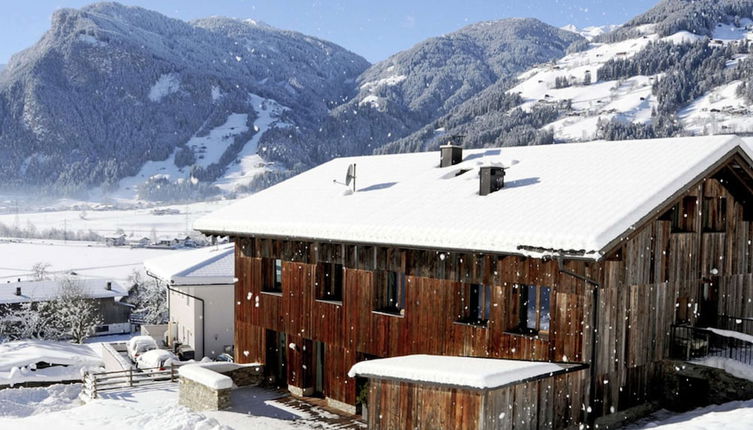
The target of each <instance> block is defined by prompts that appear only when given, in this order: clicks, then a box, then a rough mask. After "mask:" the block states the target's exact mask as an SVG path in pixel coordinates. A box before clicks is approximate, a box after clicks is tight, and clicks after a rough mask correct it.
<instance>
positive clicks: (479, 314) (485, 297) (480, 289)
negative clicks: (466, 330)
mask: <svg viewBox="0 0 753 430" xmlns="http://www.w3.org/2000/svg"><path fill="white" fill-rule="evenodd" d="M460 302H461V304H462V309H461V313H460V319H459V320H458V322H460V323H464V324H473V325H480V326H485V325H487V324H488V323H489V314H490V313H491V307H492V303H491V302H492V289H491V286H489V285H480V284H470V285H463V289H462V290H461V299H460Z"/></svg>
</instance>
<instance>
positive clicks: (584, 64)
mask: <svg viewBox="0 0 753 430" xmlns="http://www.w3.org/2000/svg"><path fill="white" fill-rule="evenodd" d="M751 16H753V0H695V1H690V0H664V1H661V2H660V3H658V4H657V5H656V6H655V7H654V8H652V9H650V10H648V11H647V12H645V13H644V14H641V15H639V16H638V17H636V18H634V19H632V20H631V21H629V22H627V23H625V24H624V25H621V26H619V27H614V26H611V27H610V26H606V27H592V28H587V29H577V28H574V27H572V26H568V27H566V28H564V29H558V28H554V27H551V26H549V25H547V24H544V23H542V22H540V21H538V20H535V19H505V20H499V21H491V22H483V23H478V24H473V25H470V26H467V27H465V28H462V29H460V30H458V31H456V32H453V33H450V34H447V35H444V36H440V37H435V38H431V39H427V40H425V41H423V42H421V43H419V44H417V45H416V46H414V47H413V48H411V49H409V50H406V51H403V52H399V53H397V54H395V55H393V56H392V57H390V58H388V59H387V60H384V61H382V62H379V63H377V64H374V65H370V64H369V63H368V62H367V61H366V60H364V59H363V58H361V57H359V56H358V55H356V54H353V53H351V52H348V51H346V50H345V49H343V48H341V47H338V46H337V45H334V44H332V43H329V42H326V41H322V40H319V39H316V38H313V37H309V36H305V35H302V34H299V33H295V32H290V31H285V30H280V29H275V28H273V27H270V26H268V25H265V24H263V23H260V22H255V21H248V20H246V21H241V20H234V19H227V18H207V19H202V20H197V21H193V22H183V21H180V20H175V19H170V18H167V17H164V16H162V15H160V14H158V13H155V12H151V11H148V10H145V9H140V8H134V7H125V6H121V5H118V4H115V3H102V4H96V5H92V6H88V7H85V8H83V9H80V10H72V9H64V10H61V11H59V12H57V13H56V14H55V15H54V17H53V20H52V26H51V28H50V30H49V31H48V32H47V33H46V34H45V36H44V37H43V38H42V40H40V41H39V42H38V43H37V44H36V45H34V46H33V47H31V48H29V49H27V50H26V51H23V52H21V53H19V54H17V55H16V56H14V57H13V58H12V59H11V62H10V63H9V64H8V66H7V67H6V68H5V69H4V70H3V71H2V72H0V148H2V151H0V179H2V181H3V184H5V187H6V188H8V187H22V186H33V187H34V189H35V190H39V189H42V190H48V191H50V192H63V193H67V194H71V193H74V192H77V191H87V190H88V191H91V190H92V189H97V190H99V191H98V192H100V193H101V195H102V196H113V197H122V198H130V199H133V198H134V197H136V196H138V197H139V198H141V199H149V200H160V201H165V200H190V199H202V198H206V197H207V196H211V195H213V194H217V193H224V194H226V195H233V194H234V193H236V192H249V191H254V190H257V189H260V188H263V187H265V186H267V185H269V184H271V183H274V182H276V181H279V180H282V179H285V178H286V177H289V176H290V175H292V174H294V173H296V172H299V171H301V170H303V169H306V168H309V167H311V166H314V165H316V164H318V163H321V162H323V161H326V160H328V159H330V158H332V157H337V156H346V155H356V154H368V153H390V152H409V151H423V150H429V149H433V148H436V147H437V146H438V145H440V144H441V143H443V142H444V141H445V140H446V139H447V138H448V137H453V136H458V135H462V136H464V138H463V139H464V140H463V143H464V145H465V146H467V147H489V146H512V145H535V144H548V143H557V142H569V141H579V140H591V139H594V138H605V139H626V138H648V137H661V136H675V135H681V134H714V133H729V132H753V119H752V118H753V109H752V108H751V106H752V105H753V60H751V59H749V58H748V57H749V55H750V53H751V52H753V51H751V43H750V40H753V20H751V19H750V17H751ZM584 36H585V37H584Z"/></svg>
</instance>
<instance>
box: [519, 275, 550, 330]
mask: <svg viewBox="0 0 753 430" xmlns="http://www.w3.org/2000/svg"><path fill="white" fill-rule="evenodd" d="M513 289H517V290H518V291H517V294H513V295H512V297H511V298H512V300H511V305H512V306H514V307H515V309H514V315H515V316H516V318H515V321H513V326H512V327H511V328H510V329H508V330H507V333H510V334H516V335H523V336H531V337H548V336H549V333H550V331H551V328H552V293H553V291H554V289H553V288H552V287H550V286H547V285H534V284H516V285H514V286H513ZM513 291H514V290H513ZM532 292H533V295H534V298H533V300H534V301H533V302H531V293H532ZM544 292H546V294H544ZM532 304H533V306H531V305H532ZM532 315H533V321H531V316H532Z"/></svg>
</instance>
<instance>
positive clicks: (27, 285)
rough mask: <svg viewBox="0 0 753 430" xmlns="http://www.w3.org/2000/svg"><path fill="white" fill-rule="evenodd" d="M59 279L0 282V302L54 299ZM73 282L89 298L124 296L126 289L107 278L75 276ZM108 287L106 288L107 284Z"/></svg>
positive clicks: (58, 289)
mask: <svg viewBox="0 0 753 430" xmlns="http://www.w3.org/2000/svg"><path fill="white" fill-rule="evenodd" d="M61 282H62V281H61V280H57V279H48V280H44V281H21V282H7V283H4V284H0V304H11V303H27V302H46V301H50V300H54V299H55V298H57V297H58V296H59V294H60V287H61ZM75 282H76V283H77V284H78V285H79V286H80V287H81V291H82V292H83V293H84V294H85V295H86V296H87V297H89V298H91V299H104V298H108V297H113V298H116V297H124V296H127V295H128V290H126V289H125V288H124V287H123V286H121V285H120V284H119V283H117V282H116V281H110V280H107V279H81V278H75ZM108 283H109V284H110V289H109V290H108V289H107V284H108ZM18 287H21V295H20V296H17V295H16V288H18Z"/></svg>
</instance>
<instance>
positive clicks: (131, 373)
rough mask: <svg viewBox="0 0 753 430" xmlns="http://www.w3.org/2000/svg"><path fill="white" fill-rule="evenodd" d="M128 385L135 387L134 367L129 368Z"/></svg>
mask: <svg viewBox="0 0 753 430" xmlns="http://www.w3.org/2000/svg"><path fill="white" fill-rule="evenodd" d="M128 386H129V387H133V368H130V369H128Z"/></svg>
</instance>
